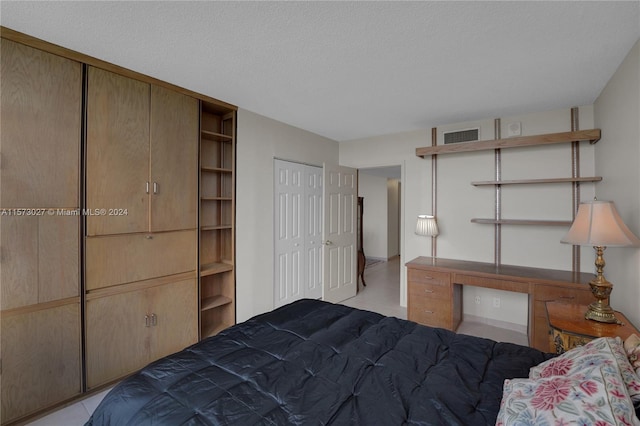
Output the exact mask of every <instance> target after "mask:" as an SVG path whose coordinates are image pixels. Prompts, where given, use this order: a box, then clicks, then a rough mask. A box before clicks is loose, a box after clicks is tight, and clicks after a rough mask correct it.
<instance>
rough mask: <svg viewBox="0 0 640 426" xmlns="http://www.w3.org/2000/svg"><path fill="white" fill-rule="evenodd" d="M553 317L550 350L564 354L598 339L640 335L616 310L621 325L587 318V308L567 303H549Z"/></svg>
mask: <svg viewBox="0 0 640 426" xmlns="http://www.w3.org/2000/svg"><path fill="white" fill-rule="evenodd" d="M546 307H547V315H548V317H549V334H550V338H549V350H550V352H554V353H557V354H561V353H563V352H565V351H568V350H569V349H573V348H575V347H576V346H582V345H584V344H586V343H588V342H590V341H591V340H593V339H597V338H598V337H620V338H621V339H622V340H624V339H626V338H627V337H629V335H631V334H634V333H635V334H638V335H640V332H638V329H637V328H635V327H634V326H633V324H631V322H629V320H628V319H627V318H626V317H625V316H624V315H623V314H621V313H620V312H617V311H616V318H618V320H620V322H622V325H619V324H607V323H603V322H597V321H592V320H588V319H585V318H584V313H585V312H586V311H587V305H578V304H570V303H566V302H559V301H554V302H547V303H546Z"/></svg>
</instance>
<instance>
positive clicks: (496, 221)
mask: <svg viewBox="0 0 640 426" xmlns="http://www.w3.org/2000/svg"><path fill="white" fill-rule="evenodd" d="M598 140H600V129H591V130H579V131H572V132H562V133H549V134H544V135H534V136H522V137H514V138H508V139H494V140H486V141H474V142H461V143H454V144H449V145H434V146H428V147H422V148H416V155H417V156H418V157H423V158H424V157H425V156H428V155H440V154H455V153H460V152H471V151H484V150H498V149H502V148H517V147H525V146H544V145H550V144H558V143H571V142H580V141H589V143H591V144H594V143H596V142H597V141H598ZM601 180H602V177H601V176H589V177H579V176H578V177H560V178H544V179H513V180H489V181H474V182H471V184H472V185H473V186H495V187H498V186H503V185H530V184H556V183H571V184H576V183H580V182H600V181H601ZM471 222H472V223H479V224H488V225H534V226H570V225H571V223H572V221H571V220H534V219H503V218H500V217H499V215H498V218H493V219H489V218H472V219H471Z"/></svg>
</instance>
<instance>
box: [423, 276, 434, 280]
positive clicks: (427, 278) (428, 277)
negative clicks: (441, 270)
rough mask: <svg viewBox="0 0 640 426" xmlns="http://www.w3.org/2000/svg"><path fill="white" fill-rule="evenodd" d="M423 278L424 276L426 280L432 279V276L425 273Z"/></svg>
mask: <svg viewBox="0 0 640 426" xmlns="http://www.w3.org/2000/svg"><path fill="white" fill-rule="evenodd" d="M424 278H425V279H426V280H432V279H433V277H430V276H429V275H425V276H424Z"/></svg>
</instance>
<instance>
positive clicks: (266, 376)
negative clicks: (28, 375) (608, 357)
mask: <svg viewBox="0 0 640 426" xmlns="http://www.w3.org/2000/svg"><path fill="white" fill-rule="evenodd" d="M554 359H555V358H553V355H551V354H546V353H543V352H540V351H538V350H536V349H533V348H529V347H524V346H519V345H515V344H510V343H497V342H494V341H491V340H488V339H482V338H478V337H471V336H466V335H461V334H456V333H453V332H451V331H448V330H444V329H438V328H430V327H426V326H422V325H418V324H416V323H413V322H410V321H406V320H401V319H397V318H392V317H385V316H382V315H379V314H376V313H373V312H368V311H363V310H358V309H353V308H350V307H346V306H343V305H337V304H331V303H326V302H322V301H317V300H300V301H297V302H294V303H292V304H290V305H286V306H284V307H282V308H279V309H277V310H275V311H272V312H269V313H266V314H263V315H259V316H257V317H254V318H252V319H250V320H248V321H246V322H244V323H240V324H238V325H235V326H233V327H230V328H229V329H227V330H225V331H223V332H222V333H220V334H218V335H217V336H214V337H211V338H208V339H205V340H203V341H201V342H199V343H197V344H195V345H193V346H191V347H189V348H187V349H185V350H183V351H181V352H178V353H176V354H173V355H170V356H168V357H165V358H162V359H160V360H158V361H156V362H154V363H152V364H150V365H148V366H147V367H145V368H144V369H142V370H141V371H139V372H138V373H136V374H134V375H132V376H130V377H128V378H127V379H125V380H123V381H122V382H120V383H119V384H118V385H117V386H115V387H114V388H113V389H112V390H111V391H110V392H109V393H108V394H107V396H106V397H105V398H104V399H103V401H102V402H101V403H100V405H99V406H98V408H97V409H96V410H95V412H94V413H93V415H92V416H91V418H90V420H89V422H88V423H87V425H96V426H97V425H144V424H162V425H187V424H188V425H252V424H270V425H288V424H298V425H327V424H335V425H403V424H407V425H474V426H475V425H494V424H496V420H497V419H498V415H499V413H500V414H501V416H502V420H501V419H498V422H499V423H500V422H502V423H503V424H507V423H510V422H505V421H504V418H507V417H505V415H506V414H508V410H509V408H510V407H506V405H505V402H502V404H501V401H503V392H504V391H506V389H507V386H506V384H508V383H511V382H513V383H514V387H517V385H519V384H520V382H519V380H520V381H524V380H528V376H529V374H530V369H532V367H535V366H539V365H541V366H544V365H545V364H548V363H549V362H552V361H553V360H554ZM517 378H521V379H517ZM512 379H515V380H512ZM505 380H507V382H505ZM538 380H542V379H538ZM639 382H640V379H639ZM638 394H639V395H640V388H639V389H638ZM627 398H630V397H629V396H627ZM504 400H505V401H506V400H507V398H506V394H505V398H504ZM629 400H630V399H629ZM515 402H516V405H515V406H516V407H517V403H518V402H519V400H516V401H515ZM627 408H628V407H627ZM631 410H633V408H631ZM505 413H506V414H505ZM632 417H634V416H633V412H631V414H630V417H629V418H630V419H631V421H633V419H632ZM636 420H637V419H636ZM511 423H512V422H511ZM630 424H633V423H630Z"/></svg>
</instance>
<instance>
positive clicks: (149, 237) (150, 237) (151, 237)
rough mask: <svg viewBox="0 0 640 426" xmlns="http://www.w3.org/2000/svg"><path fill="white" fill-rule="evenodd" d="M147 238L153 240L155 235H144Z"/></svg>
mask: <svg viewBox="0 0 640 426" xmlns="http://www.w3.org/2000/svg"><path fill="white" fill-rule="evenodd" d="M144 237H145V238H146V239H147V240H153V235H145V236H144Z"/></svg>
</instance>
